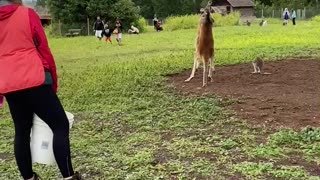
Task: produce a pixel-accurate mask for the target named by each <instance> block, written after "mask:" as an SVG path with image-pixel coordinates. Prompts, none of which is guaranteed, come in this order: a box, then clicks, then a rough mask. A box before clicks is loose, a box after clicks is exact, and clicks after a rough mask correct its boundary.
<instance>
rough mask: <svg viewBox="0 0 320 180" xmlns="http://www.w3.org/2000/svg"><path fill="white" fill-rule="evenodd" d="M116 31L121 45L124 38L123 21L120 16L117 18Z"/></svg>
mask: <svg viewBox="0 0 320 180" xmlns="http://www.w3.org/2000/svg"><path fill="white" fill-rule="evenodd" d="M116 33H117V37H116V40H117V41H118V44H119V45H121V40H122V23H121V21H120V19H119V18H117V20H116Z"/></svg>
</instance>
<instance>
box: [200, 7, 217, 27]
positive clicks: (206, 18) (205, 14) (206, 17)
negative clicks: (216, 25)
mask: <svg viewBox="0 0 320 180" xmlns="http://www.w3.org/2000/svg"><path fill="white" fill-rule="evenodd" d="M200 22H201V23H202V24H212V23H213V22H214V20H213V18H212V17H211V12H210V9H209V8H208V7H207V8H201V9H200Z"/></svg>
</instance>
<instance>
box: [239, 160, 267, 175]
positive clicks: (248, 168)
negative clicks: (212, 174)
mask: <svg viewBox="0 0 320 180" xmlns="http://www.w3.org/2000/svg"><path fill="white" fill-rule="evenodd" d="M272 168H273V164H272V163H252V162H243V163H241V164H238V165H236V166H234V169H235V170H236V171H237V172H240V173H242V174H245V175H246V176H249V177H252V176H259V175H263V174H264V173H267V172H268V171H271V170H272Z"/></svg>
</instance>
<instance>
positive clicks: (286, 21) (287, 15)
mask: <svg viewBox="0 0 320 180" xmlns="http://www.w3.org/2000/svg"><path fill="white" fill-rule="evenodd" d="M282 16H283V19H284V22H283V25H288V22H289V19H290V12H289V10H288V8H285V9H284V11H283V14H282Z"/></svg>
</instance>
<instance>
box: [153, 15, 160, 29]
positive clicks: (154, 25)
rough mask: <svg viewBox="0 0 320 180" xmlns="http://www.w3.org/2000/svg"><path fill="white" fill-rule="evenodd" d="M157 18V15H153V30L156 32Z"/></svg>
mask: <svg viewBox="0 0 320 180" xmlns="http://www.w3.org/2000/svg"><path fill="white" fill-rule="evenodd" d="M158 22H159V20H158V18H157V15H154V18H153V27H154V29H155V30H156V31H157V25H158Z"/></svg>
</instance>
